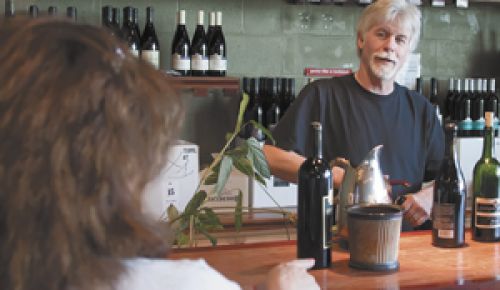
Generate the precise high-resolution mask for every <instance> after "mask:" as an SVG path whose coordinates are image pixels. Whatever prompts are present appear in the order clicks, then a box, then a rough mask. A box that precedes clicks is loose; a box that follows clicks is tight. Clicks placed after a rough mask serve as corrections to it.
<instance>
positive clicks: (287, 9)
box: [0, 0, 500, 163]
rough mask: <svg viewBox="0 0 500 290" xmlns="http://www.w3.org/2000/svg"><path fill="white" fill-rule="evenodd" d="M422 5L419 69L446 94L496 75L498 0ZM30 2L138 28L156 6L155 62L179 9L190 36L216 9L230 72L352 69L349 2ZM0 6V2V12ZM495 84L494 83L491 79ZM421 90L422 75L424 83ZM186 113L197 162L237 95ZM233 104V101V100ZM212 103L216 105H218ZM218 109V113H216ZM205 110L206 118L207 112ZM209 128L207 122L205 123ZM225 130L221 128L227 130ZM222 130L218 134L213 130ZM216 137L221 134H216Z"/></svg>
mask: <svg viewBox="0 0 500 290" xmlns="http://www.w3.org/2000/svg"><path fill="white" fill-rule="evenodd" d="M425 3H426V5H427V6H423V7H422V8H421V9H422V15H423V23H422V24H423V25H422V38H421V41H420V44H419V46H418V48H417V52H420V53H421V54H422V76H423V77H424V78H426V79H427V81H428V79H429V78H430V77H438V78H439V79H440V80H441V82H440V92H441V93H442V94H443V95H444V91H445V90H446V89H447V79H448V78H450V77H460V78H463V77H497V78H499V77H500V25H499V23H500V2H498V3H478V2H471V3H470V7H469V8H468V9H458V8H455V7H451V6H450V7H445V8H434V7H429V6H428V2H427V1H425ZM30 4H36V5H38V6H39V8H40V9H41V11H43V12H46V11H47V8H48V7H49V6H51V5H54V6H57V7H58V8H59V14H63V13H65V9H66V7H68V6H76V7H77V9H78V17H79V21H80V22H85V23H91V24H96V25H99V24H100V19H101V7H102V6H104V5H113V6H115V7H120V8H122V7H125V6H128V5H130V6H135V7H138V8H139V23H140V27H141V29H142V28H144V20H145V8H146V7H147V6H154V7H155V14H156V15H155V27H156V30H157V33H158V36H159V38H160V46H161V66H162V68H169V67H170V46H171V40H172V37H173V34H174V29H175V18H176V17H175V15H176V11H177V10H179V9H185V10H186V12H187V17H186V22H187V28H188V32H189V33H190V37H192V34H193V32H194V27H195V24H196V14H197V11H198V10H199V9H202V10H205V12H206V19H205V23H206V24H208V12H210V11H216V10H220V11H222V13H223V29H224V33H225V37H226V43H227V46H228V62H229V64H228V73H229V75H231V76H287V77H296V78H297V86H298V87H299V86H300V85H301V84H303V83H304V78H303V76H302V73H303V69H304V67H344V68H352V69H354V70H355V69H356V68H357V66H358V59H357V56H356V49H355V36H356V28H355V27H356V22H357V19H358V17H359V15H360V12H361V11H362V7H360V6H357V5H355V4H353V3H347V4H346V5H344V6H335V5H303V4H301V5H291V4H288V3H286V1H285V0H135V1H132V0H85V1H83V0H17V1H16V2H15V6H16V10H17V11H18V12H19V13H21V12H22V11H26V9H27V7H28V6H29V5H30ZM3 9H4V5H3V3H2V5H1V6H0V13H2V14H3V13H4V11H3ZM497 83H500V81H499V82H497ZM425 85H426V86H427V87H426V88H425V91H424V92H426V91H427V90H428V85H429V84H428V82H427V83H425ZM186 100H187V101H186V102H187V103H188V117H187V120H186V125H185V128H184V132H183V133H182V137H183V138H185V139H188V140H190V141H193V142H196V143H198V144H200V145H201V155H202V163H203V162H207V161H209V157H208V153H209V152H213V151H217V150H218V148H220V142H221V141H223V136H224V132H223V131H224V130H225V131H229V130H230V129H231V127H232V120H233V117H229V119H231V120H228V118H227V116H228V114H227V113H229V115H230V116H232V115H234V114H235V112H236V110H235V106H236V105H237V101H236V102H235V101H234V100H228V99H227V97H225V96H220V95H217V94H215V95H211V96H209V97H208V98H187V99H186ZM235 103H236V104H235ZM217 110H218V111H217ZM221 111H222V112H221ZM201 116H211V117H210V122H209V124H208V125H207V122H206V118H202V117H201ZM200 126H201V127H207V126H208V127H209V128H210V127H211V128H222V129H218V130H222V132H220V134H217V136H215V137H201V134H202V133H201V132H200V131H204V132H206V129H204V130H198V129H196V128H200ZM207 129H208V128H207ZM226 129H227V130H226ZM219 135H220V136H219ZM214 140H221V141H214Z"/></svg>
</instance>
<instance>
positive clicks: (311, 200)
mask: <svg viewBox="0 0 500 290" xmlns="http://www.w3.org/2000/svg"><path fill="white" fill-rule="evenodd" d="M311 126H312V128H313V132H314V136H312V137H313V140H314V146H313V147H314V154H313V156H311V157H309V158H307V159H306V160H305V161H304V163H302V165H301V166H300V168H299V181H298V204H297V256H298V257H299V258H314V259H315V261H316V262H315V264H314V267H313V269H322V268H329V267H330V265H331V239H332V234H331V232H332V225H333V188H332V172H331V170H330V166H329V165H328V162H327V161H326V160H325V159H323V144H322V142H323V140H322V128H321V123H319V122H312V123H311Z"/></svg>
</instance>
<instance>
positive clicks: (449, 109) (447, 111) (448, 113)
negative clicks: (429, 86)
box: [444, 78, 456, 121]
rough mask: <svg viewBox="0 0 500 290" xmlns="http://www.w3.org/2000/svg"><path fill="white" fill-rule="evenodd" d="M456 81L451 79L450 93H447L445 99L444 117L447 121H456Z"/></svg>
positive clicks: (449, 84)
mask: <svg viewBox="0 0 500 290" xmlns="http://www.w3.org/2000/svg"><path fill="white" fill-rule="evenodd" d="M455 93H456V91H455V80H454V79H453V78H450V82H449V83H448V92H447V93H446V97H445V99H444V115H445V119H446V120H449V121H455V120H454V119H453V102H454V101H455Z"/></svg>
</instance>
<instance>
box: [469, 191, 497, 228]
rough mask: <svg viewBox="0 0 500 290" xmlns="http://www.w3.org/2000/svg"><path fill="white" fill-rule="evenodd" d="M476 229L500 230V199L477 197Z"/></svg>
mask: <svg viewBox="0 0 500 290" xmlns="http://www.w3.org/2000/svg"><path fill="white" fill-rule="evenodd" d="M475 203H476V214H475V216H474V218H475V219H476V222H475V224H476V227H477V228H479V229H496V228H500V198H484V197H476V200H475Z"/></svg>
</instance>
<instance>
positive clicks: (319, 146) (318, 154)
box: [313, 122, 323, 159]
mask: <svg viewBox="0 0 500 290" xmlns="http://www.w3.org/2000/svg"><path fill="white" fill-rule="evenodd" d="M314 123H315V125H313V126H314V135H315V136H314V143H315V144H314V151H315V152H314V157H315V158H317V159H321V158H323V138H322V136H321V135H322V131H323V130H322V128H321V124H320V123H318V122H314ZM316 124H319V125H316Z"/></svg>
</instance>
